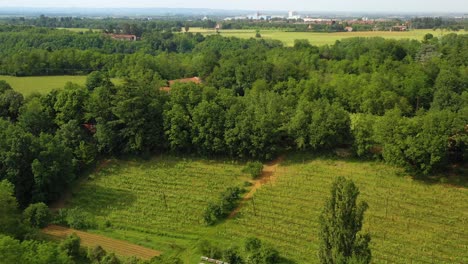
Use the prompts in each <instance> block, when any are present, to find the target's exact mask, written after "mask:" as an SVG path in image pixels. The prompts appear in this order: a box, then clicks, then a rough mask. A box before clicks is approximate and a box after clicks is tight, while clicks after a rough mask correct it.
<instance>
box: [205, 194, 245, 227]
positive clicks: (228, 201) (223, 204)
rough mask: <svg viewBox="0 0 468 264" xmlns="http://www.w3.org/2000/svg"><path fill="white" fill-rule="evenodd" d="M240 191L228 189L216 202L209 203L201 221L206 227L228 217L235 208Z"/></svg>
mask: <svg viewBox="0 0 468 264" xmlns="http://www.w3.org/2000/svg"><path fill="white" fill-rule="evenodd" d="M241 192H242V189H240V188H239V187H229V188H228V189H227V190H226V191H225V192H223V193H222V194H221V196H220V199H219V200H218V201H217V202H211V203H209V204H208V206H207V207H206V209H205V212H204V214H203V219H204V220H205V223H206V224H207V225H214V224H215V223H216V222H217V221H219V220H221V219H222V218H224V217H226V216H227V215H229V213H230V212H231V211H232V210H233V209H234V208H236V206H237V203H238V201H239V199H240V194H241Z"/></svg>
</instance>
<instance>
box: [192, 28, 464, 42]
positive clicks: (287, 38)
mask: <svg viewBox="0 0 468 264" xmlns="http://www.w3.org/2000/svg"><path fill="white" fill-rule="evenodd" d="M189 32H193V33H196V32H200V33H202V34H203V35H212V34H216V31H215V30H214V29H203V28H190V30H189ZM255 33H256V31H255V30H254V29H251V30H244V29H242V30H236V29H233V30H220V34H221V35H222V36H225V37H238V38H253V37H255ZM427 33H431V34H433V35H434V36H435V37H440V36H442V35H445V34H448V33H452V32H448V31H441V30H437V31H434V30H432V29H418V30H411V31H406V32H397V31H394V32H390V31H362V32H336V33H319V32H285V31H280V30H260V34H261V35H262V37H263V38H265V39H276V40H280V41H282V42H283V43H284V44H285V45H286V46H292V45H294V40H296V39H307V40H309V42H310V43H311V44H312V45H317V46H322V45H327V44H328V45H331V44H334V43H335V42H336V41H337V40H341V39H344V38H351V37H383V38H387V39H416V40H422V39H423V37H424V35H426V34H427ZM460 33H466V32H465V31H461V32H460Z"/></svg>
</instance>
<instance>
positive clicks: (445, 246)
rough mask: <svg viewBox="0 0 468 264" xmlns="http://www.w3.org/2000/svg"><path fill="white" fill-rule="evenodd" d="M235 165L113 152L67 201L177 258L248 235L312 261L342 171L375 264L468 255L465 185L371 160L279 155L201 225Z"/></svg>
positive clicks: (108, 231)
mask: <svg viewBox="0 0 468 264" xmlns="http://www.w3.org/2000/svg"><path fill="white" fill-rule="evenodd" d="M242 167H243V166H242V165H241V164H237V163H232V162H229V161H223V160H217V161H216V160H215V161H209V160H201V159H183V158H174V157H158V158H154V159H151V160H148V161H113V162H112V163H111V164H110V165H109V166H108V167H107V168H105V169H102V170H101V171H100V172H99V173H97V174H95V175H91V179H90V180H88V181H85V182H84V183H82V185H81V188H79V190H78V191H76V192H75V193H74V195H73V199H72V200H71V201H70V202H69V203H68V205H67V207H74V206H78V207H80V208H82V209H83V210H86V211H88V212H90V213H93V214H95V215H96V217H97V219H98V221H99V223H100V225H99V226H104V225H103V223H104V222H105V221H106V220H108V221H110V223H111V225H112V226H111V227H110V228H104V227H101V228H100V229H99V230H93V231H92V232H94V233H98V234H104V235H106V236H110V237H114V238H118V239H123V240H128V241H131V242H132V243H136V244H139V245H143V246H147V247H150V248H153V249H156V250H160V251H162V252H164V253H166V254H174V255H175V254H177V255H179V256H180V257H182V258H183V260H184V263H196V261H197V260H199V256H200V255H199V254H198V253H197V250H196V247H197V243H198V242H199V241H200V240H203V239H206V240H210V241H213V242H216V243H220V244H221V245H222V246H226V247H228V246H231V245H239V246H240V245H242V243H243V241H244V239H245V238H247V237H249V236H256V237H259V238H261V239H262V240H264V241H266V242H268V243H270V244H271V245H273V246H274V247H275V248H277V249H278V250H279V251H280V252H281V254H282V255H283V256H285V257H287V258H288V259H290V260H292V261H294V262H295V263H317V259H316V252H317V247H318V245H317V228H318V220H317V219H318V216H319V214H320V211H321V208H322V206H323V204H324V199H325V197H326V196H328V195H329V187H330V185H331V182H332V181H333V179H334V178H335V177H337V176H346V177H349V178H351V179H353V180H354V181H355V183H356V184H357V185H358V187H359V188H360V190H361V194H362V195H361V198H362V199H364V200H366V201H367V202H368V203H369V206H370V208H369V210H368V212H367V213H366V215H365V221H364V222H365V226H364V230H365V231H369V232H370V233H371V235H372V244H371V245H372V250H373V256H374V262H375V263H467V262H468V230H467V228H466V226H467V225H468V190H467V189H466V188H463V187H454V186H448V185H441V184H429V183H425V182H421V181H417V180H413V179H412V178H411V177H409V176H407V175H406V174H405V173H404V172H403V171H402V170H401V169H398V168H394V167H391V166H388V165H384V164H381V163H379V162H361V161H359V162H358V161H353V160H337V159H333V158H316V157H313V156H307V155H295V156H289V157H286V159H285V160H284V161H282V163H280V165H279V166H277V167H276V166H275V167H274V169H273V171H272V174H271V175H270V176H271V180H269V181H264V184H263V185H262V186H260V187H259V186H257V190H256V192H255V193H253V195H252V196H253V198H252V199H250V200H248V201H247V202H244V203H243V206H242V208H240V210H239V212H238V213H237V214H236V215H235V217H234V218H232V219H228V220H226V221H224V222H222V223H220V224H218V225H216V226H214V227H205V226H204V225H203V221H202V214H203V211H204V209H205V206H206V205H207V203H208V202H209V201H210V200H212V199H215V198H216V197H217V196H218V195H219V194H220V193H221V192H222V191H224V190H225V189H226V188H227V187H229V186H234V185H242V183H243V182H244V181H245V180H247V179H248V177H247V175H244V174H242V173H241V169H242ZM254 208H255V209H254Z"/></svg>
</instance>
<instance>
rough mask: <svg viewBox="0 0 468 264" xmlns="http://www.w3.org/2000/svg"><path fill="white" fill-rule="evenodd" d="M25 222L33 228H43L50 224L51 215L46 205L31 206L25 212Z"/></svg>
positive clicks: (36, 204)
mask: <svg viewBox="0 0 468 264" xmlns="http://www.w3.org/2000/svg"><path fill="white" fill-rule="evenodd" d="M23 218H24V221H25V222H26V223H27V224H29V225H30V226H32V227H37V228H43V227H45V226H47V224H49V222H50V220H51V215H50V211H49V208H48V207H47V205H45V204H44V203H35V204H31V205H29V206H28V207H27V208H26V209H25V210H24V212H23Z"/></svg>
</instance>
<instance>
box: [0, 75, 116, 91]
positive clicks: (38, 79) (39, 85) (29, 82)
mask: <svg viewBox="0 0 468 264" xmlns="http://www.w3.org/2000/svg"><path fill="white" fill-rule="evenodd" d="M0 80H4V81H6V82H7V83H9V84H10V85H11V87H13V89H14V90H16V91H18V92H20V93H22V94H23V95H30V94H32V93H42V94H44V93H48V92H50V91H51V90H53V89H61V88H63V87H64V86H65V84H66V83H67V82H72V83H76V84H80V85H84V84H85V83H86V75H84V76H83V75H78V76H76V75H64V76H34V77H15V76H6V75H0ZM112 82H114V83H115V84H120V83H121V81H120V80H119V79H112Z"/></svg>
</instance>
